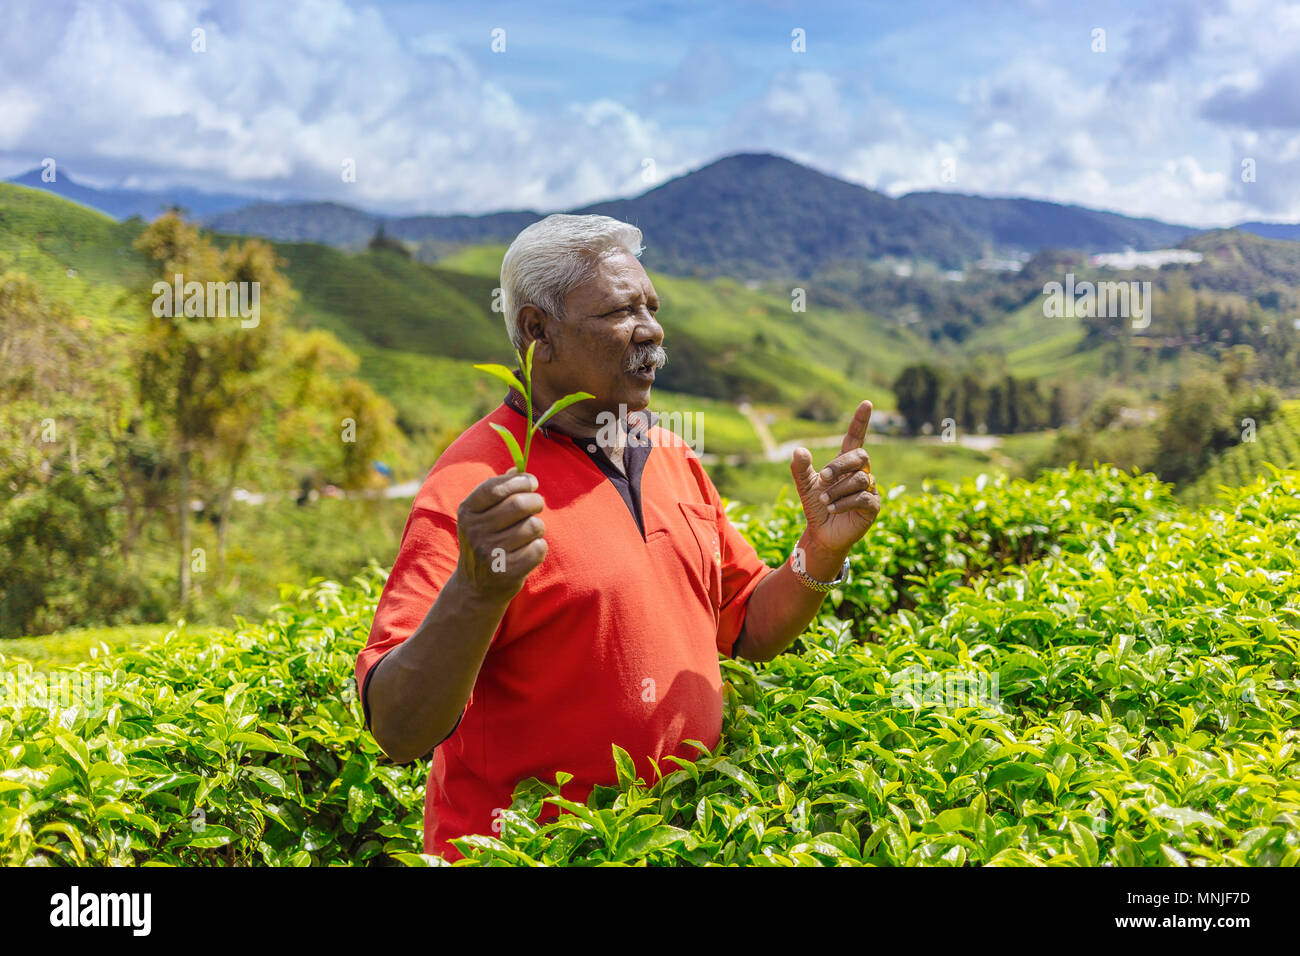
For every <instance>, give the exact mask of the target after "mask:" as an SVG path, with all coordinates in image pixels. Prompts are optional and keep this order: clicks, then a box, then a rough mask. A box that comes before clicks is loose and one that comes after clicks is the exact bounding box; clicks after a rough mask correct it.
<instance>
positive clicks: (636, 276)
mask: <svg viewBox="0 0 1300 956" xmlns="http://www.w3.org/2000/svg"><path fill="white" fill-rule="evenodd" d="M639 292H645V293H646V294H647V295H650V294H653V293H654V286H653V285H651V283H650V277H649V276H648V275H646V272H645V269H643V268H642V267H641V263H640V262H638V261H637V259H636V257H635V256H633V255H632V254H631V253H622V254H620V255H613V256H607V257H605V258H602V259H601V260H600V262H599V263H598V265H597V267H596V274H595V275H594V276H592V277H591V279H589V280H588V281H587V282H584V283H583V284H582V285H580V286H578V287H577V288H575V289H574V290H573V292H572V293H571V295H573V296H575V297H580V298H582V299H607V298H615V297H618V296H626V295H635V294H636V293H639Z"/></svg>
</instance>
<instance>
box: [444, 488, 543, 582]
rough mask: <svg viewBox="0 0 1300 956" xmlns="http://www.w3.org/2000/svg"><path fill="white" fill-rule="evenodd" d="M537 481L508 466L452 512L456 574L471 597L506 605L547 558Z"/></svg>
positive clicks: (472, 492) (471, 493)
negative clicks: (456, 544)
mask: <svg viewBox="0 0 1300 956" xmlns="http://www.w3.org/2000/svg"><path fill="white" fill-rule="evenodd" d="M544 506H545V502H543V501H542V496H541V495H539V494H537V479H536V478H535V477H533V476H532V475H530V474H528V473H527V472H525V473H523V474H520V473H519V469H517V468H515V467H514V466H511V468H510V470H509V471H507V472H506V473H505V474H504V475H495V476H493V477H491V478H489V479H487V480H486V481H484V482H483V483H482V484H480V485H479V486H478V487H477V488H475V489H474V490H473V491H471V492H470V493H469V494H468V495H466V496H465V500H464V501H462V502H461V503H460V508H458V509H457V511H456V536H457V538H458V539H459V540H460V561H459V563H458V565H457V568H456V573H457V574H458V575H460V577H461V579H462V580H463V582H464V583H465V584H466V586H468V587H469V588H470V590H472V591H473V592H474V593H476V594H479V595H481V596H482V597H484V598H487V599H489V600H496V601H502V602H508V601H509V600H510V599H511V598H513V597H514V596H515V595H516V594H518V593H519V591H520V590H521V589H522V588H523V586H524V579H525V578H527V577H528V575H529V574H530V573H531V572H532V570H533V569H534V568H536V567H537V566H538V565H539V564H541V563H542V560H543V559H544V558H545V557H546V539H545V538H544V537H542V536H543V535H544V534H545V533H546V526H545V525H544V524H543V523H542V519H541V518H540V517H539V516H538V515H539V514H540V512H541V511H542V508H543V507H544Z"/></svg>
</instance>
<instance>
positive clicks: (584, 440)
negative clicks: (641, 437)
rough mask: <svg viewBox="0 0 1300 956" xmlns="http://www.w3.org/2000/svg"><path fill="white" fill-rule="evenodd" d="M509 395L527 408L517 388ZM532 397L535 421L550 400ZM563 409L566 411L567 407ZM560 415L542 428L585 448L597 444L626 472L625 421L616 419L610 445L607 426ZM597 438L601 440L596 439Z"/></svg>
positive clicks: (548, 405)
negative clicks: (561, 418) (562, 417)
mask: <svg viewBox="0 0 1300 956" xmlns="http://www.w3.org/2000/svg"><path fill="white" fill-rule="evenodd" d="M515 375H516V377H518V375H519V370H518V369H516V370H515ZM510 397H511V398H512V399H513V400H514V404H515V405H517V406H518V408H520V409H527V408H528V403H527V402H526V401H524V396H523V395H521V394H520V393H519V390H518V389H517V388H511V389H510ZM533 398H534V401H533V420H534V421H536V420H537V417H538V416H539V415H541V414H543V413H545V411H546V409H548V408H550V407H551V402H550V401H548V400H547V399H546V397H545V396H542V395H534V396H533ZM565 411H568V409H566V410H565ZM560 415H564V412H561V413H560ZM560 415H557V416H556V417H555V418H551V419H549V420H548V421H547V423H546V424H545V425H544V426H543V428H545V429H546V430H547V431H550V430H554V431H557V432H559V433H560V434H562V435H568V436H569V437H570V438H572V439H573V440H574V441H575V442H578V443H579V444H581V445H583V447H586V448H590V447H591V446H592V445H598V446H599V447H600V449H601V451H603V452H604V453H605V456H606V457H607V458H608V459H609V460H610V461H612V462H613V463H614V466H615V467H616V468H618V470H619V471H621V472H623V473H624V474H627V468H626V467H625V466H624V464H623V449H624V448H626V447H627V431H628V428H627V422H626V421H623V420H619V421H618V423H617V427H616V428H615V429H614V435H613V443H612V445H611V443H610V441H609V438H610V434H609V431H610V430H609V428H608V427H606V426H604V425H600V424H594V425H593V424H588V423H583V422H581V421H576V422H575V421H572V420H567V416H565V419H566V420H559V419H560ZM597 439H603V440H601V441H598V440H597Z"/></svg>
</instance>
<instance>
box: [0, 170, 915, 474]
mask: <svg viewBox="0 0 1300 956" xmlns="http://www.w3.org/2000/svg"><path fill="white" fill-rule="evenodd" d="M142 228H143V224H142V223H139V222H138V221H135V222H126V223H116V222H114V221H113V220H111V219H109V218H108V217H107V216H102V215H100V214H98V213H95V212H94V211H92V210H89V209H86V208H84V207H82V206H78V205H75V204H73V203H70V202H67V201H65V200H61V199H59V198H57V197H54V196H51V195H48V194H45V193H40V192H36V191H33V190H27V189H23V188H20V187H16V186H10V185H0V266H3V267H5V268H14V269H18V270H20V271H22V272H24V273H26V274H27V275H28V276H30V277H31V278H32V279H34V280H35V281H36V282H38V283H39V284H40V286H41V287H42V288H43V289H45V290H47V291H48V292H49V293H50V294H51V295H52V296H54V297H56V298H59V299H61V300H63V301H65V302H66V303H67V304H68V305H69V306H70V307H71V308H72V309H73V310H74V311H75V312H77V313H78V314H84V315H86V316H88V317H90V318H91V319H92V321H93V322H95V323H97V324H98V325H100V326H102V327H103V329H104V330H105V331H108V330H111V329H114V328H118V329H120V328H123V327H129V325H128V326H123V324H122V323H128V324H129V323H131V322H133V318H132V316H133V315H134V314H135V313H134V312H133V308H138V307H134V306H132V305H131V304H130V303H128V302H127V301H125V299H124V296H125V295H126V293H127V291H128V287H130V286H135V287H137V288H138V287H139V285H140V284H141V283H143V281H144V279H145V276H146V271H145V267H144V264H143V261H142V260H141V259H140V257H139V256H138V254H137V253H135V252H134V250H133V249H132V248H131V243H132V242H133V241H134V239H135V238H136V236H137V235H138V234H139V232H140V230H141V229H142ZM217 238H218V241H219V243H228V242H232V241H235V240H234V237H229V236H225V237H221V236H219V237H217ZM273 245H274V246H275V248H276V251H277V252H278V253H279V255H280V256H281V257H282V258H283V259H284V261H285V263H286V265H285V270H286V273H287V275H288V276H289V278H290V281H291V282H292V283H293V285H294V288H295V289H296V290H297V291H298V293H299V295H300V296H301V301H300V303H299V305H298V308H297V312H296V315H297V321H298V322H299V323H300V324H302V325H305V326H312V327H319V328H323V329H327V330H329V331H331V332H333V333H334V334H335V335H337V336H338V337H339V338H340V339H341V340H342V341H343V342H344V343H345V344H347V345H348V346H349V347H350V348H351V349H353V351H355V352H356V353H357V354H358V355H359V356H360V358H361V374H362V376H363V377H364V378H365V379H366V380H367V381H369V382H370V383H371V384H372V385H374V386H375V387H376V388H377V389H379V390H380V391H381V392H382V393H383V394H384V395H385V396H386V397H388V398H389V399H390V400H391V401H392V402H393V403H394V404H395V405H396V406H397V408H398V411H399V413H400V416H401V421H402V424H403V425H404V426H405V427H406V428H407V429H408V430H409V431H421V430H445V429H449V428H454V427H457V426H461V425H463V424H465V423H466V422H468V421H470V420H472V418H473V417H477V415H481V414H483V413H484V412H485V411H486V410H487V409H488V408H490V407H491V406H492V405H494V404H495V403H496V401H498V400H499V396H497V394H496V389H495V388H494V387H491V386H488V385H487V384H485V383H483V382H482V376H480V375H478V374H477V373H475V372H473V371H472V369H470V367H469V364H470V363H471V362H473V361H485V360H486V361H492V360H495V361H508V360H509V357H510V352H509V348H508V344H507V341H506V337H505V334H504V329H503V327H502V321H501V316H500V314H499V313H497V312H493V311H492V302H493V294H494V290H495V288H496V286H497V282H498V279H497V270H498V269H499V263H500V251H501V247H500V246H496V247H484V248H478V249H476V248H471V249H466V250H463V251H461V252H460V253H458V254H457V255H456V256H454V257H452V258H451V259H449V260H446V261H444V262H442V263H438V264H435V265H429V264H425V263H421V262H417V261H414V260H411V259H408V258H405V257H403V256H401V255H399V254H396V253H393V252H388V251H379V252H366V253H361V254H347V253H344V252H340V251H339V250H336V249H333V248H331V247H328V246H322V245H316V244H312V243H274V244H273ZM653 279H654V281H655V283H656V287H657V288H658V289H659V292H660V295H661V297H662V299H663V302H664V307H663V309H662V311H661V313H660V314H661V318H662V321H663V323H664V325H665V327H666V330H667V346H668V348H669V353H670V363H669V366H668V367H667V368H665V369H664V371H663V373H662V375H661V378H660V385H661V393H660V394H662V395H663V396H664V398H665V400H668V401H669V402H670V404H674V405H678V406H679V407H680V406H682V405H683V404H684V403H688V402H689V400H690V397H691V396H701V397H702V398H706V399H707V398H712V399H716V400H719V401H731V400H733V399H734V397H736V396H738V395H746V396H748V397H749V398H751V399H752V400H754V401H756V402H759V401H761V402H770V403H775V404H778V405H785V406H794V405H796V404H797V403H799V402H800V401H802V400H803V399H804V398H806V397H807V396H808V395H809V394H810V393H812V392H818V391H820V392H825V393H827V394H829V395H831V396H833V397H834V399H835V400H836V401H838V402H841V403H844V404H846V405H848V404H851V403H852V402H853V401H855V400H856V399H858V398H859V397H861V396H862V395H863V394H866V393H869V394H870V395H871V397H872V398H873V400H874V401H876V403H877V404H878V405H879V406H880V407H881V408H889V407H891V406H892V396H891V395H890V393H889V383H890V382H891V381H892V378H893V376H894V375H895V374H896V373H897V371H898V369H899V368H900V367H901V366H902V365H903V364H904V363H905V361H906V358H907V356H908V355H911V354H915V352H916V350H917V349H918V347H919V346H918V343H917V342H916V340H914V339H913V338H911V337H910V336H908V335H907V334H906V333H903V332H901V331H898V330H897V329H893V328H890V327H888V326H886V324H885V323H883V322H882V321H881V320H880V319H878V318H877V317H875V316H872V315H870V314H868V313H865V312H852V311H844V310H837V309H828V308H820V307H816V306H814V307H811V308H810V309H809V311H807V312H794V311H792V310H791V307H790V299H789V297H788V296H787V295H779V294H776V293H773V292H767V291H758V290H755V289H750V288H747V287H745V286H743V285H741V284H739V283H736V282H733V281H729V280H717V281H711V282H704V281H699V280H692V279H682V278H677V277H670V276H664V275H659V274H653ZM699 404H701V405H705V404H707V403H704V402H701V403H699ZM754 447H755V448H756V447H757V446H756V445H755V446H754ZM720 450H721V451H723V452H726V451H733V450H735V451H738V450H742V449H741V448H740V447H738V446H737V445H736V444H735V443H732V444H730V445H728V447H726V448H723V449H720Z"/></svg>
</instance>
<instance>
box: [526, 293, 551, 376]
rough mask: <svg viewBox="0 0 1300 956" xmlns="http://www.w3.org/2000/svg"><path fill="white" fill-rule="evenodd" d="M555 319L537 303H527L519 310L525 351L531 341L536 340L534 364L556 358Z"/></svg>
mask: <svg viewBox="0 0 1300 956" xmlns="http://www.w3.org/2000/svg"><path fill="white" fill-rule="evenodd" d="M554 322H555V319H554V318H552V317H551V316H549V315H547V314H546V313H545V312H543V311H542V310H541V309H539V308H537V306H535V305H526V306H524V307H523V308H522V309H520V310H519V323H518V324H519V332H520V334H521V335H522V337H523V340H524V351H527V349H528V344H529V343H530V342H536V343H537V348H536V350H534V352H533V364H534V365H536V364H538V363H539V362H549V361H551V360H552V359H554V358H555V339H554V334H555V328H554Z"/></svg>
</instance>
